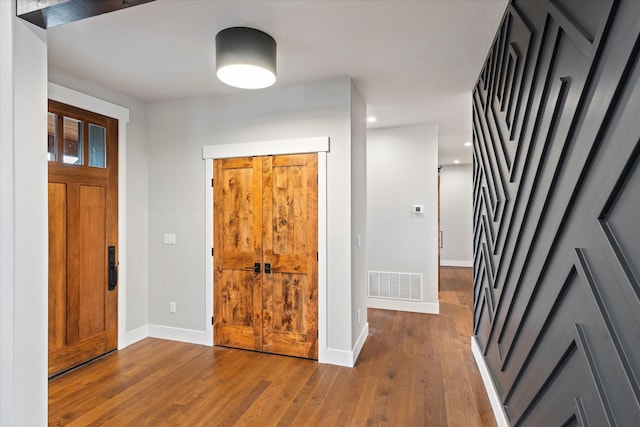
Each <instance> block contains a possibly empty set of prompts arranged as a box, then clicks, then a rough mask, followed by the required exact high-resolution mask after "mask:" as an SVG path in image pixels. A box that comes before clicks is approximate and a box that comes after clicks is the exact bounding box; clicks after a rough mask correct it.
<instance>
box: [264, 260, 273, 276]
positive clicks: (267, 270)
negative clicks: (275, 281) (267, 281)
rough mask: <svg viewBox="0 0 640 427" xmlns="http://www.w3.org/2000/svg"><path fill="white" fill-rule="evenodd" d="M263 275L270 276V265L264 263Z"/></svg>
mask: <svg viewBox="0 0 640 427" xmlns="http://www.w3.org/2000/svg"><path fill="white" fill-rule="evenodd" d="M264 274H271V264H269V263H268V262H265V263H264Z"/></svg>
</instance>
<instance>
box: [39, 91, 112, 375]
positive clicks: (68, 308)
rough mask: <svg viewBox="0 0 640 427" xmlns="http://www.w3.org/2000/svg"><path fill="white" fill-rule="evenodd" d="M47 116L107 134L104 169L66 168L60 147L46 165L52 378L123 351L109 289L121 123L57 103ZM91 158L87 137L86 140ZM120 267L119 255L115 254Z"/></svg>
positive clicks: (85, 131) (51, 104)
mask: <svg viewBox="0 0 640 427" xmlns="http://www.w3.org/2000/svg"><path fill="white" fill-rule="evenodd" d="M49 112H50V113H52V114H55V115H56V116H57V117H58V119H57V120H55V121H54V120H51V121H50V124H53V123H54V122H55V123H57V126H58V128H57V135H63V131H62V129H63V126H64V120H63V118H64V117H70V118H73V119H75V120H78V121H79V122H80V123H81V124H80V126H81V127H82V129H83V130H82V132H83V134H84V135H85V136H86V135H88V125H89V123H93V124H96V125H98V126H102V127H104V128H105V129H106V144H107V145H106V149H107V152H106V168H98V167H89V166H88V165H87V163H88V162H87V159H86V158H85V159H83V161H82V162H81V163H82V164H80V165H70V164H64V163H62V162H61V161H60V159H62V158H63V156H62V147H63V144H62V143H60V142H59V143H58V152H57V159H58V161H50V162H49V165H48V181H49V224H48V225H49V238H50V240H49V375H54V374H56V373H59V372H61V371H64V370H66V369H69V368H72V367H74V366H76V365H78V364H80V363H83V362H86V361H87V360H91V359H93V358H94V357H97V356H100V355H102V354H104V353H106V352H108V351H111V350H114V349H115V348H116V347H117V343H118V342H117V339H118V336H117V330H118V324H117V321H118V307H117V303H118V291H117V289H116V290H114V291H109V290H108V286H107V277H108V270H107V247H108V246H116V247H117V245H118V121H117V120H116V119H113V118H109V117H106V116H102V115H99V114H96V113H92V112H89V111H85V110H81V109H78V108H75V107H72V106H69V105H65V104H61V103H59V102H55V101H51V100H50V101H49ZM82 143H83V144H84V148H83V149H82V150H80V151H82V152H83V153H84V155H85V156H86V155H87V153H88V142H87V138H84V140H83V141H82ZM116 262H117V251H116Z"/></svg>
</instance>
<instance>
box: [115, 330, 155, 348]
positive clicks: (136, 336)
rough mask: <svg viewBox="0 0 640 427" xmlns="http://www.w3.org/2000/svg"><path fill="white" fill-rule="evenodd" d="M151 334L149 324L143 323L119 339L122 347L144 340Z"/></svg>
mask: <svg viewBox="0 0 640 427" xmlns="http://www.w3.org/2000/svg"><path fill="white" fill-rule="evenodd" d="M148 336H149V325H142V326H140V327H139V328H137V329H134V330H133V331H129V332H127V333H126V334H125V336H124V339H122V340H118V344H119V346H120V348H125V347H128V346H130V345H131V344H134V343H137V342H138V341H142V340H143V339H145V338H147V337H148Z"/></svg>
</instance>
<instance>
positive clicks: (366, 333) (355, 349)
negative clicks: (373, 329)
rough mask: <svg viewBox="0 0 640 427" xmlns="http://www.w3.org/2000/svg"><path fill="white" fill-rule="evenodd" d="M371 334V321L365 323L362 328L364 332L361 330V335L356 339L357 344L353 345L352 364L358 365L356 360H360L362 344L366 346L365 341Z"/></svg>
mask: <svg viewBox="0 0 640 427" xmlns="http://www.w3.org/2000/svg"><path fill="white" fill-rule="evenodd" d="M368 336H369V322H367V323H366V324H365V325H364V328H362V332H360V336H359V337H358V340H357V341H356V345H355V346H354V347H353V362H352V363H351V366H356V361H357V360H358V356H360V352H361V351H362V346H364V342H365V341H366V340H367V337H368Z"/></svg>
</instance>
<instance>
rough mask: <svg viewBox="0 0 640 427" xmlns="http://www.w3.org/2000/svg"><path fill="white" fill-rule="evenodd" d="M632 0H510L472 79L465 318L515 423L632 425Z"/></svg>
mask: <svg viewBox="0 0 640 427" xmlns="http://www.w3.org/2000/svg"><path fill="white" fill-rule="evenodd" d="M639 57H640V1H638V0H619V1H616V0H589V1H580V0H512V1H511V3H510V4H509V6H508V7H507V10H506V12H505V15H504V18H503V20H502V23H501V25H500V28H499V30H498V33H497V34H496V37H495V39H494V43H493V45H492V47H491V50H490V51H489V53H488V56H487V59H486V62H485V64H484V67H483V69H482V71H481V73H480V76H479V78H478V81H477V83H476V86H475V89H474V92H473V139H474V147H473V159H474V168H473V183H474V190H473V197H474V202H473V208H474V216H473V218H474V228H473V233H474V241H473V245H474V264H473V268H474V298H475V299H474V317H473V321H474V334H475V337H476V339H477V341H478V344H479V345H480V347H481V349H482V351H483V355H484V358H485V361H486V363H487V366H488V368H489V371H490V373H491V376H492V378H493V381H494V384H495V386H496V389H497V390H498V394H499V396H500V398H501V400H502V403H503V405H504V409H505V413H506V414H507V416H508V418H509V420H510V423H511V424H512V425H531V426H565V425H591V426H601V425H618V426H627V425H629V426H637V425H640V59H639Z"/></svg>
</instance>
